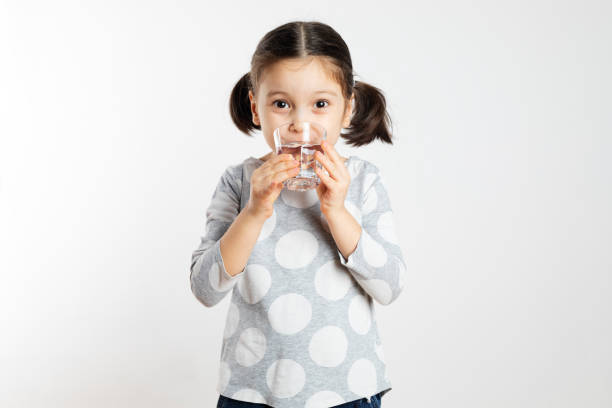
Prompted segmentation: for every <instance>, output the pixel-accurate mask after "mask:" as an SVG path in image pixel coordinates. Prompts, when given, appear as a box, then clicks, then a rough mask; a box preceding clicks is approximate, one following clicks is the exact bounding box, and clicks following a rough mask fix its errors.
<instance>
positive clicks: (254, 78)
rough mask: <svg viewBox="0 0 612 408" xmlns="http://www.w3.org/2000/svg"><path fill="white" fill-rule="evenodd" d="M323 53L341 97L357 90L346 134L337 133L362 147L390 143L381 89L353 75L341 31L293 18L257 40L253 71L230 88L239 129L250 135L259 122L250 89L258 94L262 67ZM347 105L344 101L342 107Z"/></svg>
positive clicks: (388, 124)
mask: <svg viewBox="0 0 612 408" xmlns="http://www.w3.org/2000/svg"><path fill="white" fill-rule="evenodd" d="M308 56H317V57H321V58H322V59H323V61H324V62H326V66H328V67H329V68H330V73H331V75H332V77H333V78H334V79H335V80H336V81H338V83H339V84H340V87H341V88H342V94H343V96H344V98H345V101H348V100H349V98H350V96H351V94H352V93H353V92H354V93H355V102H354V104H355V107H354V112H353V116H352V118H351V123H350V125H349V127H348V128H347V132H346V133H341V134H340V136H341V137H343V138H344V139H345V140H346V141H347V143H348V144H350V145H353V146H361V145H365V144H368V143H370V142H372V141H374V139H376V138H378V139H380V140H381V141H382V142H385V143H389V144H393V142H392V141H391V132H390V131H389V127H390V126H391V118H390V117H389V114H388V113H387V108H386V101H385V97H384V95H383V93H382V92H381V90H380V89H378V88H376V87H374V86H372V85H369V84H367V83H365V82H362V81H355V80H354V79H353V64H352V62H351V54H350V52H349V49H348V47H347V45H346V43H345V42H344V40H343V39H342V37H340V35H339V34H338V33H337V32H336V31H335V30H334V29H333V28H331V27H330V26H328V25H327V24H323V23H320V22H317V21H293V22H289V23H286V24H283V25H281V26H279V27H277V28H275V29H274V30H272V31H270V32H268V33H266V35H264V37H263V38H262V39H261V40H260V41H259V44H258V45H257V48H256V50H255V52H254V53H253V57H252V58H251V70H250V71H249V72H247V73H246V74H244V75H243V76H242V78H240V80H238V82H237V83H236V85H235V86H234V89H232V94H231V96H230V101H229V109H230V114H231V116H232V120H233V122H234V123H235V124H236V126H237V127H238V129H240V131H242V132H243V133H245V134H246V135H247V136H250V133H251V132H252V131H254V129H258V130H261V126H259V125H255V124H254V123H253V121H252V113H251V103H250V100H249V90H252V91H253V94H256V91H257V89H258V86H259V80H260V78H261V74H262V72H263V70H264V69H265V68H266V67H268V66H270V65H272V64H274V63H275V62H277V61H279V60H282V59H285V58H302V57H308ZM345 106H346V105H345Z"/></svg>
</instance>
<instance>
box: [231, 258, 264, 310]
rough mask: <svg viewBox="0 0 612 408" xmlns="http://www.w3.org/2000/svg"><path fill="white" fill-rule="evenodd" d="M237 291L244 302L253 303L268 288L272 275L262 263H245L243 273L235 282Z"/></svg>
mask: <svg viewBox="0 0 612 408" xmlns="http://www.w3.org/2000/svg"><path fill="white" fill-rule="evenodd" d="M237 285H238V291H239V292H240V295H241V296H242V298H243V299H244V301H245V302H247V303H249V304H255V303H257V302H259V301H260V300H261V299H263V297H264V296H265V295H266V293H268V290H270V286H271V285H272V276H271V275H270V272H268V269H266V267H264V266H263V265H258V264H250V265H247V267H246V270H245V274H244V276H243V277H242V279H240V281H239V282H238V283H237Z"/></svg>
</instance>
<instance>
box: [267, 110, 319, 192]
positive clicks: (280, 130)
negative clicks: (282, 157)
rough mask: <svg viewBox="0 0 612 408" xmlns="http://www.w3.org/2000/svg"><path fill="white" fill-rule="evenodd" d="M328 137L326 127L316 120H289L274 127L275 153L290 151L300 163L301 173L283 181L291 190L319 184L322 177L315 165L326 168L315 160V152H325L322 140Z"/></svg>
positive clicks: (314, 186)
mask: <svg viewBox="0 0 612 408" xmlns="http://www.w3.org/2000/svg"><path fill="white" fill-rule="evenodd" d="M326 138H327V131H326V130H325V128H324V127H323V126H322V125H320V124H318V123H315V122H289V123H285V124H283V125H281V126H279V127H277V128H276V129H274V147H275V153H276V154H285V153H289V154H291V155H292V156H293V158H294V159H295V160H297V161H298V162H299V163H300V171H299V173H298V174H297V175H296V176H294V177H291V178H289V179H287V180H285V181H283V186H285V187H287V188H288V189H289V190H297V191H305V190H308V189H311V188H316V187H317V186H318V185H319V183H320V182H321V179H320V178H319V176H317V173H315V170H314V166H316V167H318V168H319V169H320V170H323V171H324V172H325V169H323V166H322V165H321V163H319V162H318V161H316V160H315V156H314V154H315V152H316V151H317V150H318V151H319V152H321V154H324V153H323V148H322V147H321V142H322V141H323V140H325V139H326ZM325 173H327V172H325Z"/></svg>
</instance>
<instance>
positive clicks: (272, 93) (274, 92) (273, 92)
mask: <svg viewBox="0 0 612 408" xmlns="http://www.w3.org/2000/svg"><path fill="white" fill-rule="evenodd" d="M276 94H279V95H289V94H288V93H287V92H283V91H274V90H272V91H270V92H268V94H267V95H266V97H270V96H272V95H276ZM312 94H313V95H317V94H330V95H333V96H338V94H337V93H336V92H334V91H332V90H330V89H321V90H319V91H315V92H313V93H312Z"/></svg>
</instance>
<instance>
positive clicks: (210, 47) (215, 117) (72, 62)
mask: <svg viewBox="0 0 612 408" xmlns="http://www.w3.org/2000/svg"><path fill="white" fill-rule="evenodd" d="M611 16H612V7H611V5H610V2H607V1H577V0H576V1H556V2H553V1H543V0H538V1H534V0H531V1H505V2H501V1H495V2H493V1H470V2H459V1H443V2H441V1H427V2H419V3H416V2H410V1H404V2H401V3H400V2H397V3H386V2H383V1H376V2H367V3H363V4H359V3H355V2H354V1H350V2H348V1H345V2H339V1H337V2H329V1H308V2H301V3H298V2H269V3H266V2H262V1H258V2H248V3H247V2H244V3H243V4H238V3H236V2H221V3H214V4H213V3H210V4H207V3H205V2H202V1H172V2H170V1H168V2H165V3H162V2H159V1H155V2H153V1H141V2H137V1H105V2H101V1H100V2H93V1H92V2H82V1H79V2H78V1H74V2H69V1H61V2H60V1H56V2H42V1H41V2H36V3H34V2H24V1H14V2H12V1H11V2H8V1H2V2H1V3H0V58H1V61H0V137H1V145H0V170H1V173H0V206H1V207H0V209H1V212H0V217H1V218H0V240H1V241H0V251H1V252H0V254H1V256H0V268H1V279H2V281H1V285H0V318H1V321H0V324H1V326H0V330H1V335H0V359H1V361H0V375H1V377H0V384H1V385H0V406H2V407H92V408H93V407H134V406H136V407H144V406H146V407H212V406H214V404H216V400H217V393H216V391H215V386H216V381H217V368H218V359H219V354H220V351H221V350H220V347H221V339H222V332H223V327H224V322H225V314H226V312H227V307H228V301H229V296H228V297H226V298H225V299H224V300H223V302H222V303H220V304H218V305H217V306H215V307H214V308H210V309H208V308H205V307H204V306H203V305H202V304H200V303H199V302H198V301H197V299H196V298H195V297H194V296H193V294H192V293H191V291H190V285H189V265H190V261H191V253H192V251H193V250H194V249H195V248H196V247H197V245H198V243H199V237H200V234H202V233H203V231H204V222H205V210H206V207H207V206H208V203H209V201H210V199H211V196H212V193H213V190H214V186H215V185H216V183H217V181H218V178H219V177H220V175H221V173H222V171H223V170H224V169H225V167H226V166H227V165H229V164H235V163H239V162H241V161H242V160H243V159H244V158H245V157H248V156H251V155H252V156H256V157H259V156H261V155H263V154H265V153H266V152H267V149H268V148H267V145H266V144H265V142H264V141H263V140H262V139H261V137H260V136H261V135H260V134H258V135H257V136H256V137H254V138H249V137H247V136H245V135H243V134H241V133H240V132H239V131H238V130H237V129H236V128H235V126H234V125H233V124H232V122H231V119H230V116H229V113H228V98H229V94H230V91H231V89H232V87H233V86H234V84H235V83H236V81H237V80H238V79H239V78H240V76H242V75H243V74H245V73H246V72H247V71H248V69H249V63H250V58H251V55H252V53H253V51H254V50H255V46H256V45H257V43H258V41H259V40H260V38H261V37H262V36H263V35H264V34H265V33H266V32H267V31H269V30H271V29H273V28H275V27H276V26H278V25H280V24H283V23H285V22H288V21H291V20H319V21H322V22H324V23H327V24H330V25H331V26H332V27H334V28H335V29H336V30H337V31H338V32H339V33H340V34H341V35H342V36H343V38H344V40H345V41H346V43H347V44H348V46H349V48H350V50H351V53H352V59H353V66H354V69H355V72H356V73H357V74H358V76H359V78H360V79H361V80H363V81H366V82H369V83H371V84H373V85H375V86H377V87H379V88H380V89H382V90H383V92H384V93H385V95H386V97H387V101H388V104H389V112H390V114H391V117H392V120H393V124H394V129H393V130H394V137H395V143H394V145H393V146H389V145H382V144H381V143H379V142H376V143H374V144H372V145H369V146H366V147H361V148H356V149H355V148H348V147H347V146H344V145H343V144H342V143H341V142H339V143H338V144H337V145H336V149H338V150H339V151H340V152H341V154H343V155H350V154H355V155H359V156H361V157H363V158H366V159H368V160H370V161H372V162H373V163H375V164H376V165H377V166H379V168H380V169H381V171H382V172H383V174H384V175H385V177H386V180H387V182H388V187H389V194H390V196H391V199H392V204H393V209H394V213H395V217H396V220H397V227H398V236H399V239H400V242H401V246H402V249H403V252H404V256H405V259H406V262H407V265H408V272H409V277H408V281H407V286H406V288H405V291H404V292H403V293H402V295H401V296H400V298H398V299H397V301H396V302H394V303H392V304H391V305H388V306H380V305H379V304H376V305H377V314H378V321H379V325H380V330H381V337H382V340H383V345H384V350H385V355H386V357H387V360H388V364H389V367H388V370H389V377H390V379H391V382H392V384H393V387H394V388H393V391H391V392H390V393H388V394H387V395H386V396H385V397H384V399H383V406H384V407H387V408H402V407H419V408H421V407H422V408H426V407H449V408H457V407H466V408H467V407H470V408H476V407H483V408H484V407H496V408H502V407H538V408H539V407H555V408H559V407H589V408H595V407H610V406H612V355H611V347H610V344H612V304H611V303H612V302H611V300H610V299H611V295H612V293H611V292H612V291H611V289H612V278H611V273H612V255H611V248H612V219H611V216H610V209H611V208H612V199H611V198H612V194H611V186H612V180H611V178H612V177H611V175H612V165H611V164H610V158H611V153H612V140H611V138H612V124H611V112H612V99H611V97H610V95H611V94H612V81H611V79H610V72H612V62H611V61H612V56H611V54H612V47H611V46H610V44H611V38H612V29H611V28H610V21H611Z"/></svg>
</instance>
